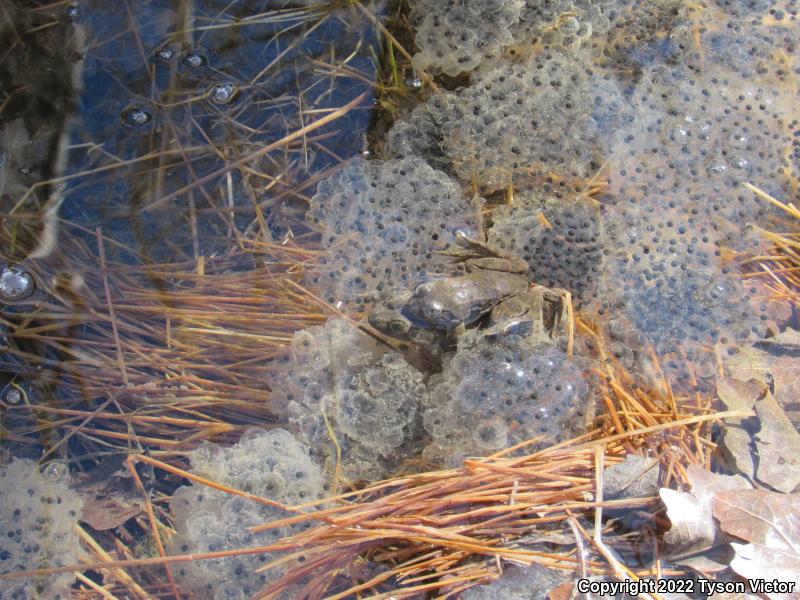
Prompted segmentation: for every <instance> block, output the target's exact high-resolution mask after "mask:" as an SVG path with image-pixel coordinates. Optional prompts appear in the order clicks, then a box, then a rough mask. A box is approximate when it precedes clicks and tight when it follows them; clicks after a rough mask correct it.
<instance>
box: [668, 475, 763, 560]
mask: <svg viewBox="0 0 800 600" xmlns="http://www.w3.org/2000/svg"><path fill="white" fill-rule="evenodd" d="M687 474H688V476H689V483H690V484H691V491H690V492H686V493H683V492H676V491H675V490H670V489H667V488H662V489H661V490H660V492H659V493H660V495H661V500H662V501H663V502H664V504H665V505H666V507H667V516H668V517H669V520H670V522H671V523H672V527H671V528H670V530H669V531H668V532H667V533H666V534H665V535H664V541H665V542H666V544H667V557H668V558H669V559H670V560H673V561H675V562H681V559H682V558H686V557H689V556H692V555H695V554H698V553H700V552H704V551H706V550H708V549H709V548H713V547H714V546H716V545H718V544H721V543H723V542H724V541H725V540H724V539H722V538H720V536H719V529H718V527H717V524H716V523H715V522H714V518H713V515H712V513H711V503H712V501H713V499H714V494H715V493H717V492H719V491H724V490H747V489H751V488H752V486H751V485H750V483H749V482H748V481H747V480H746V479H745V478H744V477H741V476H739V475H719V474H717V473H710V472H708V471H705V470H704V469H702V468H701V467H699V466H698V465H689V467H688V469H687Z"/></svg>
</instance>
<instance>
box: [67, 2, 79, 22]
mask: <svg viewBox="0 0 800 600" xmlns="http://www.w3.org/2000/svg"><path fill="white" fill-rule="evenodd" d="M64 15H65V16H66V17H67V19H69V20H70V22H71V23H77V22H78V21H80V20H81V18H82V17H83V7H82V6H81V5H80V4H70V5H69V6H67V8H65V9H64Z"/></svg>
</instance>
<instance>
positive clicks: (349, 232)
mask: <svg viewBox="0 0 800 600" xmlns="http://www.w3.org/2000/svg"><path fill="white" fill-rule="evenodd" d="M479 208H480V207H479V206H474V203H472V202H470V201H469V200H467V198H466V197H465V196H464V194H463V193H462V191H461V189H460V188H459V186H458V184H457V183H456V182H455V181H453V180H451V179H450V178H449V177H448V176H447V175H445V174H444V173H441V172H439V171H436V170H434V169H433V168H431V167H430V166H428V165H427V164H426V163H425V162H424V161H423V160H421V159H419V158H406V159H402V160H388V161H377V160H375V161H364V160H360V159H359V160H355V161H353V162H352V163H350V164H349V165H348V166H347V167H346V168H345V169H343V170H342V171H340V172H338V173H336V174H335V175H333V176H331V177H330V178H329V179H326V180H324V181H322V182H320V184H319V186H318V189H317V193H316V194H315V195H314V197H313V198H312V201H311V207H310V210H309V213H308V215H307V217H306V220H307V222H308V223H309V225H310V226H311V227H312V228H313V229H315V230H317V231H319V232H320V233H321V234H322V240H321V243H322V248H323V250H324V251H325V252H324V254H323V256H322V258H321V259H320V261H319V262H318V263H317V264H316V265H315V266H313V267H311V269H310V271H309V272H308V274H307V281H308V283H309V285H310V286H311V287H312V288H313V289H315V290H316V291H318V292H319V293H320V294H321V295H322V296H323V297H324V298H325V299H326V300H328V301H329V302H333V303H336V302H339V301H343V302H355V303H356V304H363V303H365V302H367V303H368V302H372V301H374V300H376V299H378V298H385V297H386V296H388V295H389V294H390V293H391V292H392V291H393V290H395V289H398V288H410V287H414V286H415V285H416V284H417V283H420V282H421V281H423V280H424V278H425V277H426V276H427V275H428V274H430V273H431V272H433V273H436V272H442V270H443V269H444V268H445V265H447V263H448V261H447V260H446V259H444V258H442V257H439V256H437V255H436V254H434V252H435V251H437V250H444V249H445V248H447V247H448V246H449V245H450V243H451V242H452V241H453V240H454V239H455V233H456V231H458V230H463V231H466V232H472V231H474V230H475V224H476V221H475V217H474V215H475V214H476V213H477V210H478V209H479Z"/></svg>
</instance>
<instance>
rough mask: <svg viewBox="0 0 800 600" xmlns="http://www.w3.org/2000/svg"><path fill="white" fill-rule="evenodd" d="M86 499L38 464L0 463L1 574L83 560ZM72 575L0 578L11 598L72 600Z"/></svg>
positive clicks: (24, 461) (0, 589)
mask: <svg viewBox="0 0 800 600" xmlns="http://www.w3.org/2000/svg"><path fill="white" fill-rule="evenodd" d="M82 505H83V502H82V500H81V498H80V497H79V496H78V494H77V493H76V492H74V491H72V490H71V489H70V488H69V486H68V485H67V482H66V480H65V479H60V478H52V477H45V476H43V475H42V474H40V472H39V467H38V466H37V464H36V462H35V461H33V460H29V459H20V458H15V459H14V460H12V461H11V462H10V463H8V464H6V465H4V466H0V523H2V524H3V530H2V532H1V533H2V535H0V574H5V573H10V572H12V571H26V570H31V569H38V568H41V567H43V566H48V567H58V566H65V565H72V564H76V563H78V562H79V558H80V556H81V550H80V546H79V542H78V534H77V532H76V527H77V524H78V518H79V516H80V511H81V508H82ZM74 580H75V575H74V574H72V573H57V574H54V575H48V576H46V577H30V578H23V579H3V580H0V596H2V598H4V599H6V598H7V599H9V600H28V599H29V598H48V599H52V600H67V599H68V598H70V597H71V591H70V588H71V586H72V582H73V581H74Z"/></svg>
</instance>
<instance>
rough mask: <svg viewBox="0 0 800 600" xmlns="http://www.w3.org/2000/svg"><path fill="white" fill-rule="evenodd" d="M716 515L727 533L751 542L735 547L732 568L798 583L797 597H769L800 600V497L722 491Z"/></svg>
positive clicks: (745, 574)
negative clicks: (796, 599) (798, 599)
mask: <svg viewBox="0 0 800 600" xmlns="http://www.w3.org/2000/svg"><path fill="white" fill-rule="evenodd" d="M712 511H713V514H714V517H715V518H716V519H717V520H718V521H719V523H720V527H721V529H722V530H723V531H725V532H726V533H728V534H730V535H732V536H735V537H737V538H740V539H742V540H745V541H747V542H750V543H749V544H736V543H734V544H731V545H732V546H733V549H734V551H735V552H736V557H735V558H734V559H733V561H732V562H731V567H732V568H733V569H734V570H735V571H736V572H737V573H738V574H739V575H741V576H742V577H745V578H748V579H766V580H773V579H777V580H778V581H785V582H794V583H795V588H794V590H795V591H794V593H793V594H767V595H768V596H769V597H770V598H773V599H778V598H781V599H783V598H800V494H779V493H776V492H769V491H767V490H736V491H720V492H718V493H716V494H715V498H714V501H713V504H712Z"/></svg>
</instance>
